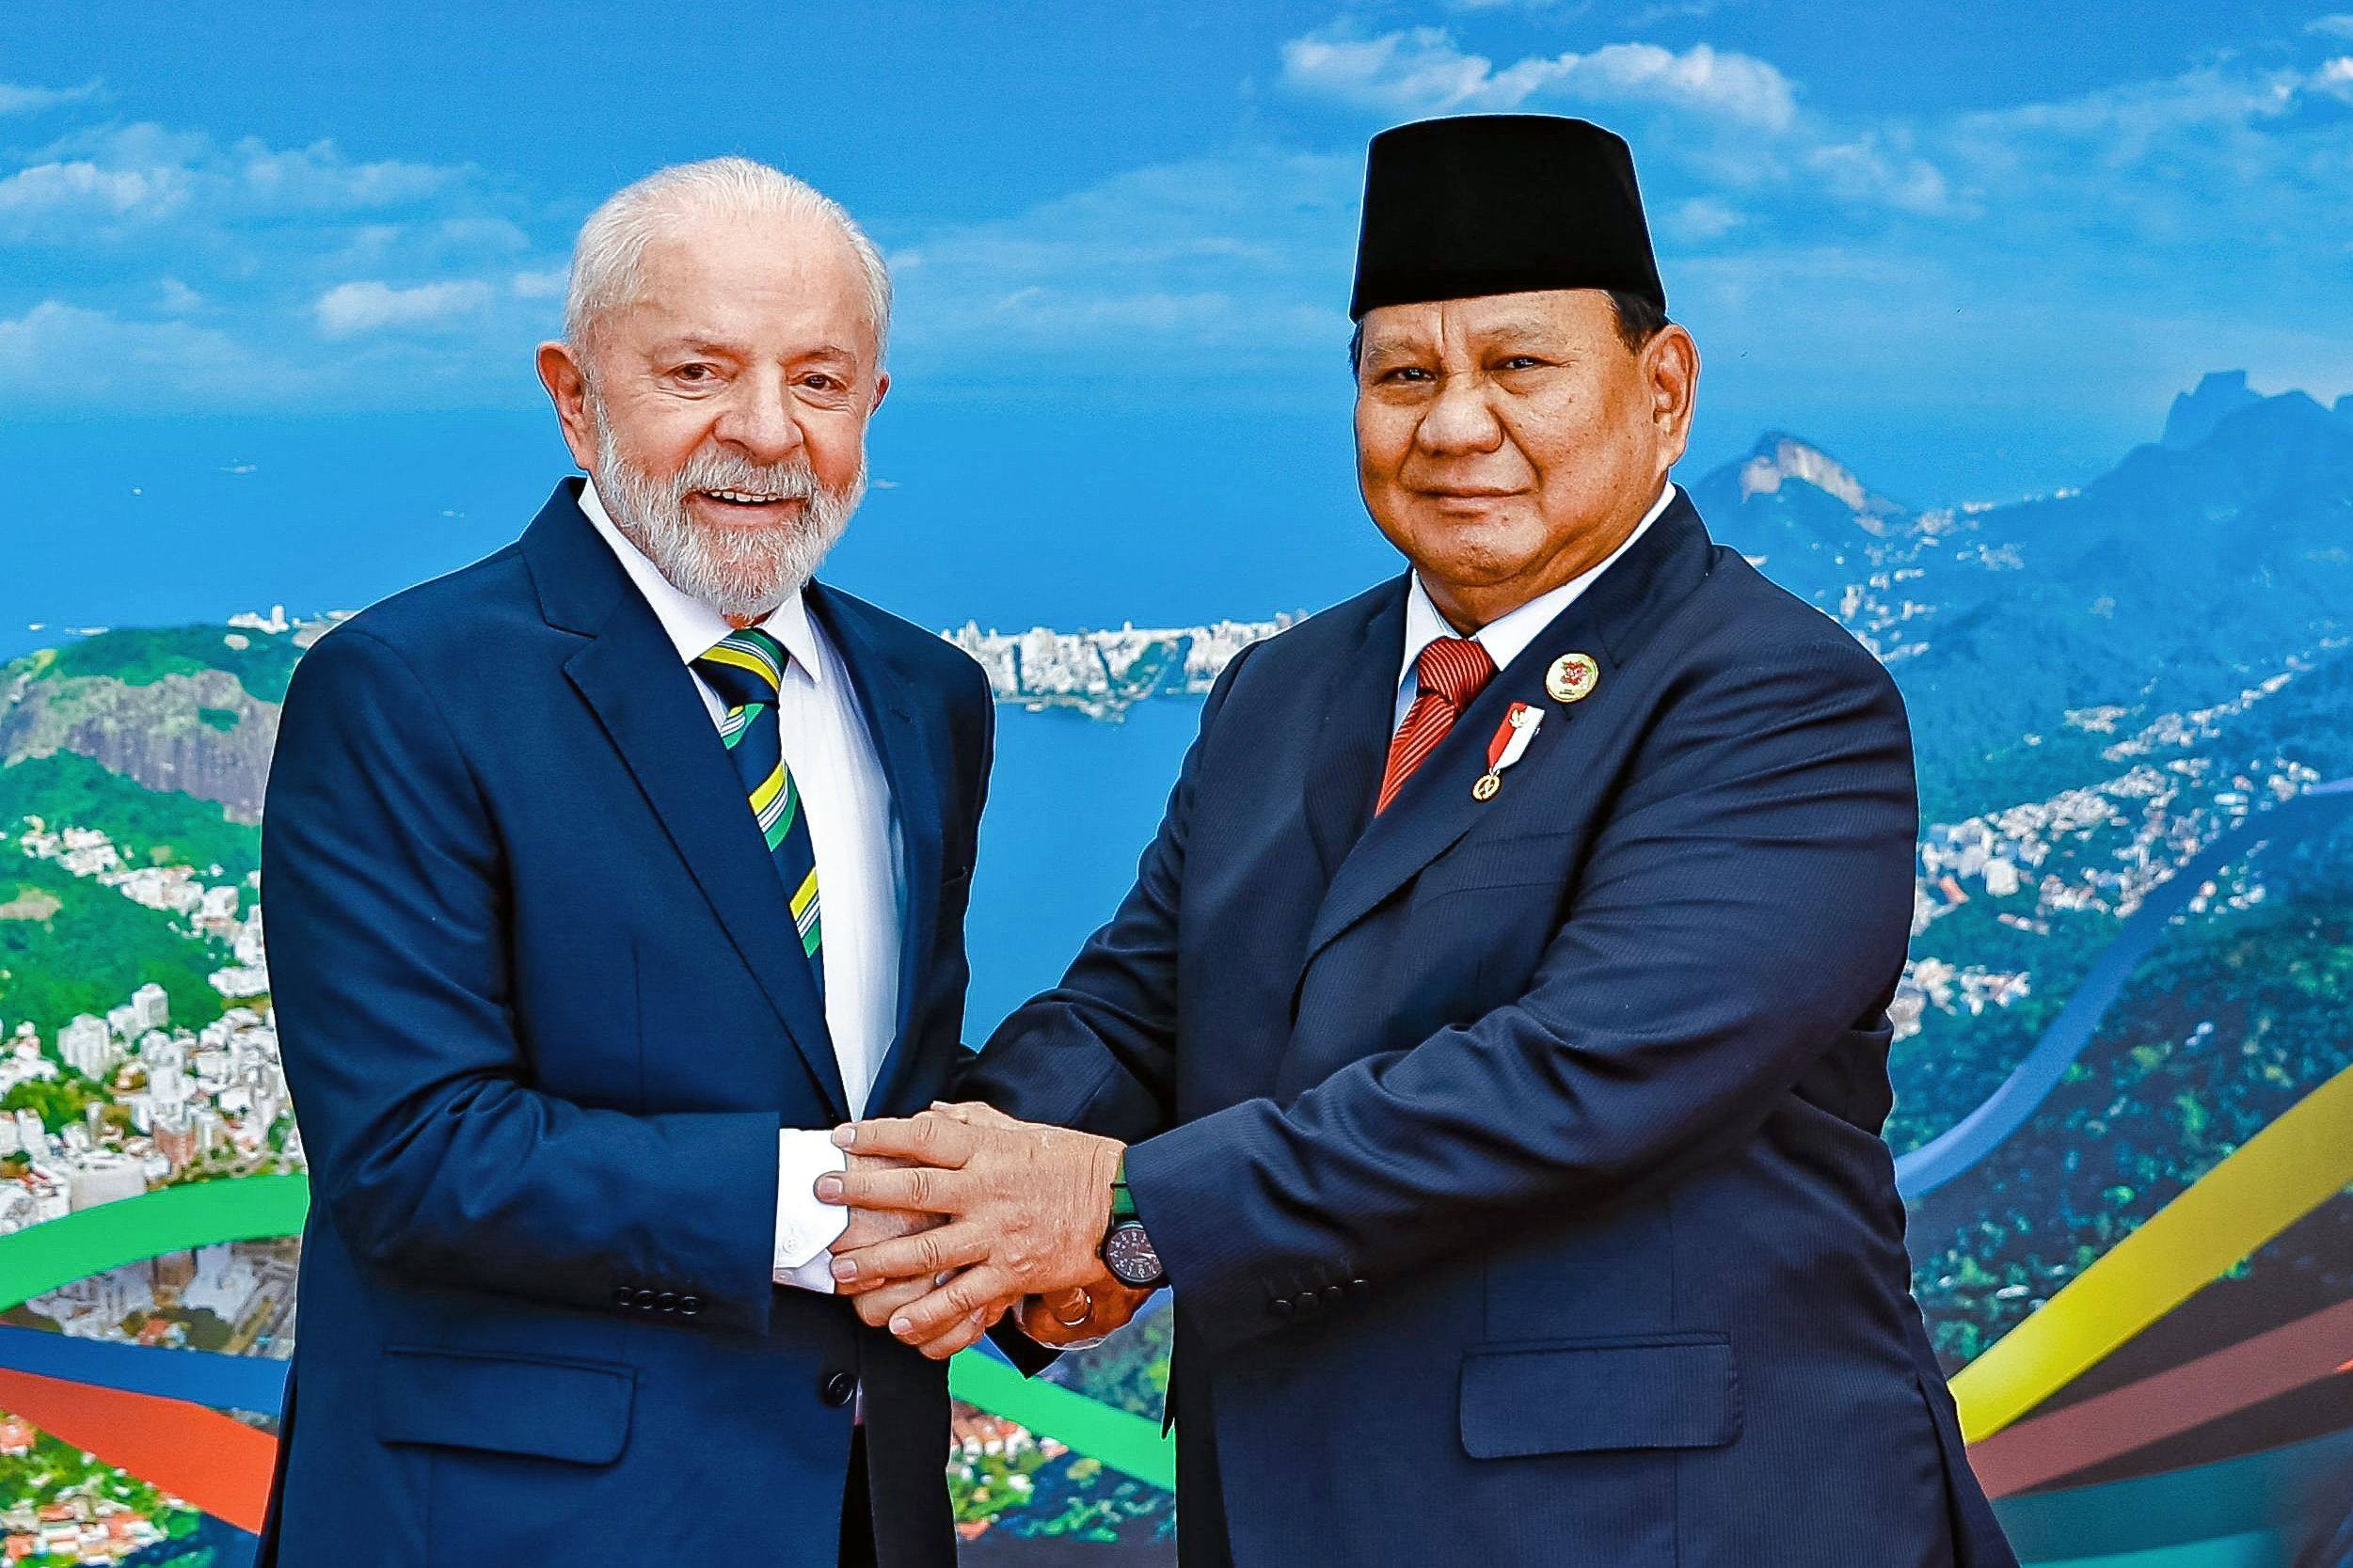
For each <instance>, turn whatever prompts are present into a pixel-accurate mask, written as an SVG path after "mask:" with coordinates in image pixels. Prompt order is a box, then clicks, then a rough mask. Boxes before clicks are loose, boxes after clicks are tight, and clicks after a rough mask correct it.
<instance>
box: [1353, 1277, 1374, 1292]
mask: <svg viewBox="0 0 2353 1568" xmlns="http://www.w3.org/2000/svg"><path fill="white" fill-rule="evenodd" d="M1348 1289H1350V1290H1351V1291H1366V1290H1370V1289H1372V1287H1371V1286H1370V1285H1369V1284H1367V1283H1366V1282H1365V1281H1363V1280H1361V1279H1351V1280H1350V1281H1348Z"/></svg>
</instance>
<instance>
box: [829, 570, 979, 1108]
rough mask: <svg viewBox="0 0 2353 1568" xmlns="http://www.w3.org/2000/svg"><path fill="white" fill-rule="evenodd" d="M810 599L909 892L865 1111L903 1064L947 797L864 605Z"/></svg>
mask: <svg viewBox="0 0 2353 1568" xmlns="http://www.w3.org/2000/svg"><path fill="white" fill-rule="evenodd" d="M808 605H809V610H810V612H811V613H812V614H813V615H815V616H816V618H817V620H818V622H819V624H820V625H821V626H824V628H825V633H826V635H827V636H828V637H829V638H831V639H832V640H833V643H834V646H835V649H837V650H838V651H839V652H840V654H841V656H842V663H843V664H844V665H845V666H847V667H848V669H849V671H850V684H851V686H852V687H853V688H855V689H856V691H857V693H858V705H859V708H860V710H861V711H862V712H863V713H864V714H865V716H866V733H867V734H868V735H870V736H873V739H874V750H875V752H876V754H877V755H878V756H879V757H880V758H881V759H882V773H883V776H884V778H885V779H886V780H887V781H888V782H889V784H890V791H891V812H892V816H893V817H894V818H895V819H896V821H897V822H898V843H899V853H900V855H901V857H902V862H903V871H904V875H905V878H906V885H907V895H906V897H905V899H904V900H903V901H902V902H901V904H900V908H899V919H898V1018H897V1022H896V1024H895V1026H894V1027H893V1029H892V1033H891V1044H890V1049H889V1050H888V1051H887V1052H886V1053H884V1055H883V1057H882V1064H881V1065H880V1067H878V1068H877V1069H876V1071H875V1077H874V1086H873V1088H872V1089H871V1090H870V1091H869V1092H868V1093H867V1095H866V1108H867V1113H868V1114H869V1115H874V1114H878V1113H879V1108H880V1107H882V1106H886V1105H888V1104H889V1103H890V1094H891V1091H892V1090H893V1088H895V1087H896V1086H897V1083H898V1077H899V1075H900V1073H901V1072H902V1071H904V1069H905V1068H906V1060H907V1054H908V1051H907V1028H908V1024H909V1022H910V1021H911V1020H912V1018H913V1017H914V999H915V994H916V992H917V991H918V990H920V989H921V980H922V976H923V973H924V966H925V964H926V963H927V962H928V961H929V960H930V935H931V927H932V926H933V925H934V924H935V923H936V921H937V920H938V918H939V913H938V910H939V894H940V871H941V854H942V850H941V844H940V822H941V816H942V814H943V813H944V812H945V811H946V801H945V800H943V799H942V794H941V787H940V784H941V780H940V769H939V763H938V760H937V757H936V756H935V752H934V746H933V742H932V738H931V736H930V735H929V734H928V733H927V729H926V726H925V725H924V724H923V723H922V721H919V720H918V719H917V718H916V717H915V704H914V701H913V700H912V699H913V697H914V685H913V682H912V681H911V680H910V678H909V677H908V676H907V675H906V674H905V673H904V672H902V671H901V670H900V669H899V668H898V665H896V664H894V663H893V662H892V661H891V659H890V657H889V655H888V654H886V653H885V652H884V651H883V649H882V646H881V644H880V643H879V642H878V641H876V639H875V638H874V637H873V635H872V628H871V627H870V626H868V624H867V622H866V613H865V611H864V607H862V606H861V605H859V604H858V602H857V601H856V600H854V599H851V598H850V597H848V596H847V595H845V594H835V593H832V592H830V591H828V590H826V589H823V588H821V587H819V585H817V584H815V583H812V584H810V585H809V590H808Z"/></svg>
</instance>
